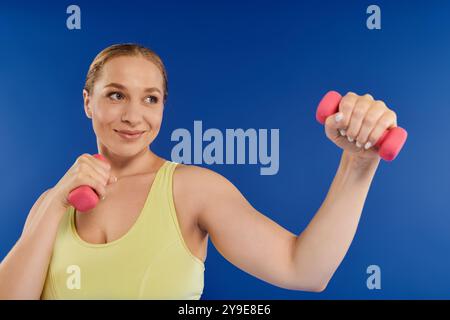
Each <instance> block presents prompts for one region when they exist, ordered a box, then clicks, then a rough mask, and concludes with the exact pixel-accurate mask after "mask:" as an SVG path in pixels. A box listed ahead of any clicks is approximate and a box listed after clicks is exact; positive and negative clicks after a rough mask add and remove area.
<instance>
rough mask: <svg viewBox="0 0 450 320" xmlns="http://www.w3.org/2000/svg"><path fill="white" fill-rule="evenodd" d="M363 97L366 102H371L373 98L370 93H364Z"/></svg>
mask: <svg viewBox="0 0 450 320" xmlns="http://www.w3.org/2000/svg"><path fill="white" fill-rule="evenodd" d="M363 97H364V98H365V99H367V100H373V97H372V95H371V94H370V93H366V94H365V95H363Z"/></svg>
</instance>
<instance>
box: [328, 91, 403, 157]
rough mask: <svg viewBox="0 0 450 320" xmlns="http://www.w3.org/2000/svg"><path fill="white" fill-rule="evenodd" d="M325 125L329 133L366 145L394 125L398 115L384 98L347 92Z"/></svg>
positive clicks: (331, 136) (357, 145)
mask: <svg viewBox="0 0 450 320" xmlns="http://www.w3.org/2000/svg"><path fill="white" fill-rule="evenodd" d="M336 118H337V119H340V121H336ZM326 126H327V127H328V128H326V131H327V136H328V137H330V138H338V136H340V137H342V136H347V139H348V141H349V142H354V143H355V144H356V147H358V148H362V147H364V149H369V148H370V147H372V146H374V145H375V144H376V143H377V141H378V140H379V138H380V137H381V136H382V135H383V133H384V132H385V131H386V130H387V129H389V128H391V127H395V126H397V116H396V113H395V112H394V111H392V110H390V109H389V108H388V107H387V106H386V104H385V103H384V102H383V101H380V100H374V99H373V97H372V96H371V95H370V94H365V95H362V96H359V95H357V94H355V93H353V92H348V93H347V94H346V95H345V96H344V97H343V98H342V99H341V101H340V103H339V112H338V113H336V114H334V115H332V116H330V117H328V119H327V121H326ZM333 140H334V139H333Z"/></svg>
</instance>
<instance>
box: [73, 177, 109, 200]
mask: <svg viewBox="0 0 450 320" xmlns="http://www.w3.org/2000/svg"><path fill="white" fill-rule="evenodd" d="M92 173H93V170H91V171H90V172H86V170H85V171H83V172H80V173H78V174H77V175H75V176H74V184H75V185H77V186H86V185H87V186H89V187H91V188H92V189H94V190H95V192H96V193H97V194H98V196H99V197H100V198H101V199H104V198H105V196H106V185H105V184H103V183H102V182H101V181H100V180H99V179H98V178H97V177H94V176H93V175H92Z"/></svg>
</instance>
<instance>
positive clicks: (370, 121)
mask: <svg viewBox="0 0 450 320" xmlns="http://www.w3.org/2000/svg"><path fill="white" fill-rule="evenodd" d="M376 122H377V118H376V117H375V116H374V115H371V114H369V115H367V116H366V117H365V118H364V120H363V125H365V126H374V125H375V123H376Z"/></svg>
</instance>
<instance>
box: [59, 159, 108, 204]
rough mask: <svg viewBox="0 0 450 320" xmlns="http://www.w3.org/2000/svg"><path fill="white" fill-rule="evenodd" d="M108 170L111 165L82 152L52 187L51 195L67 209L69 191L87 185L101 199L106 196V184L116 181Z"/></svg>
mask: <svg viewBox="0 0 450 320" xmlns="http://www.w3.org/2000/svg"><path fill="white" fill-rule="evenodd" d="M110 170H111V165H110V164H109V163H107V162H106V161H103V160H100V159H97V158H95V157H93V156H92V155H90V154H87V153H84V154H82V155H81V156H79V157H78V158H77V160H76V161H75V163H74V164H73V165H72V167H70V168H69V170H68V171H67V172H66V174H65V175H64V176H63V177H62V178H61V180H59V181H58V183H57V184H56V185H55V186H54V187H53V188H52V196H53V197H54V200H55V201H57V202H59V203H60V204H61V205H62V206H63V207H64V208H66V209H67V208H68V207H69V206H70V205H71V204H70V203H69V202H68V200H67V198H68V196H69V193H70V192H71V191H72V190H74V189H76V188H78V187H80V186H83V185H87V186H89V187H91V188H92V189H93V190H94V191H95V192H96V193H97V194H98V196H99V198H100V199H103V198H104V197H105V196H106V186H107V185H108V184H110V183H113V182H115V181H117V180H116V178H115V177H114V176H112V175H111V174H110Z"/></svg>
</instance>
